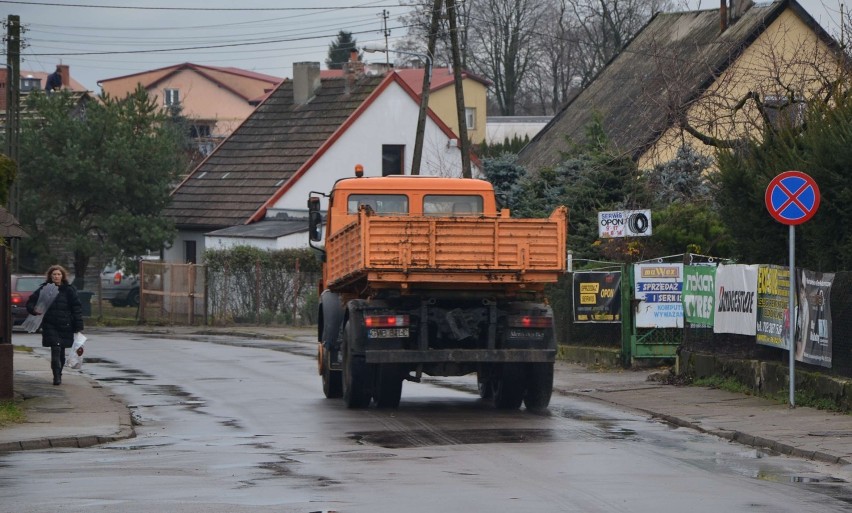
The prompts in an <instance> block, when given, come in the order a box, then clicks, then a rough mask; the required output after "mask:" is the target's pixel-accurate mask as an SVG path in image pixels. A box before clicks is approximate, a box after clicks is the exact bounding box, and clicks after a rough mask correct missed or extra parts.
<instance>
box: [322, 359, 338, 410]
mask: <svg viewBox="0 0 852 513" xmlns="http://www.w3.org/2000/svg"><path fill="white" fill-rule="evenodd" d="M322 393H323V394H325V396H326V397H327V398H329V399H337V398H339V397H343V373H342V372H341V371H339V370H331V351H323V362H322Z"/></svg>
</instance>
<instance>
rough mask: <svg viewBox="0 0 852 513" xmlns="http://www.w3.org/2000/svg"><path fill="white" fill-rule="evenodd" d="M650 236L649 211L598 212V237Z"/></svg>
mask: <svg viewBox="0 0 852 513" xmlns="http://www.w3.org/2000/svg"><path fill="white" fill-rule="evenodd" d="M649 235H651V211H650V210H616V211H612V212H598V237H600V238H602V239H612V238H616V237H647V236H649Z"/></svg>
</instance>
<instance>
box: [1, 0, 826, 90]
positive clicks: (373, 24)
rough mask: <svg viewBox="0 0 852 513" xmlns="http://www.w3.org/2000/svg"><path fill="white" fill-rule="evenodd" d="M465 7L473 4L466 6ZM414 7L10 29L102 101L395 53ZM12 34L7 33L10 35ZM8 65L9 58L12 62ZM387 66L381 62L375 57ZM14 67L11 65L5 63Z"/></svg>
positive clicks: (228, 10)
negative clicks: (172, 73)
mask: <svg viewBox="0 0 852 513" xmlns="http://www.w3.org/2000/svg"><path fill="white" fill-rule="evenodd" d="M457 1H464V0H457ZM410 3H412V2H411V1H410V0H243V1H241V2H234V1H232V0H194V1H193V0H43V1H42V0H22V1H4V0H0V13H2V22H4V23H5V21H6V19H7V17H8V15H10V14H14V15H18V16H20V20H21V25H22V26H23V28H24V29H25V32H24V33H23V38H22V41H23V44H24V49H23V51H22V52H21V54H22V62H21V70H24V71H46V72H51V71H53V69H54V68H55V66H56V64H60V63H62V64H68V65H69V66H70V70H71V76H72V77H73V78H74V79H76V80H77V81H78V82H80V83H82V84H83V85H84V86H86V87H87V88H88V89H89V90H91V91H95V92H99V91H100V87H99V86H98V85H97V83H98V81H99V80H103V79H107V78H114V77H119V76H123V75H129V74H132V73H137V72H140V71H145V70H149V69H156V68H161V67H164V66H169V65H172V64H178V63H182V62H192V63H195V64H204V65H210V66H234V67H238V68H242V69H246V70H251V71H257V72H260V73H265V74H268V75H273V76H277V77H289V76H291V75H292V68H293V63H294V62H301V61H318V62H321V63H323V65H322V67H323V68H325V65H324V60H325V57H326V55H327V52H328V45H329V43H330V42H331V41H332V40H333V39H334V38H335V36H336V35H337V33H338V31H340V30H346V31H348V32H352V33H353V35H354V37H355V39H356V40H357V41H358V44H359V45H360V46H363V45H365V44H374V45H382V46H383V45H384V27H385V21H384V19H383V13H385V12H386V13H387V28H388V30H389V31H390V36H389V38H388V41H389V44H390V45H391V46H393V44H394V40H396V39H398V38H400V37H403V36H404V35H405V34H406V28H405V27H403V26H402V23H401V22H400V20H399V17H400V16H401V15H403V14H405V13H407V12H409V11H410V10H411V7H408V6H406V5H405V4H410ZM799 3H800V4H802V5H803V6H804V7H805V9H807V10H808V12H810V14H811V15H812V16H813V17H814V18H815V19H817V21H819V22H820V23H821V24H822V26H823V27H824V28H825V29H826V30H828V31H829V33H831V34H832V35H835V36H836V37H837V36H838V35H839V29H838V20H839V19H840V4H841V3H842V2H841V0H799ZM680 5H683V6H684V7H683V8H684V9H686V8H691V9H695V8H699V9H714V8H718V6H719V2H718V0H703V1H702V0H680ZM4 33H5V29H4ZM0 53H2V54H3V55H5V48H4V49H3V51H2V52H0ZM371 58H372V59H377V60H379V59H381V58H380V57H378V56H376V57H371ZM3 61H4V62H5V57H3Z"/></svg>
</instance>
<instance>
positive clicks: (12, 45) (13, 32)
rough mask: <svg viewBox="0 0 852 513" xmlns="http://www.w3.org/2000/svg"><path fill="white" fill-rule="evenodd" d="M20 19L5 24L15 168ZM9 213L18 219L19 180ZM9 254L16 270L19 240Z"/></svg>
mask: <svg viewBox="0 0 852 513" xmlns="http://www.w3.org/2000/svg"><path fill="white" fill-rule="evenodd" d="M20 96H21V17H20V16H17V15H14V14H10V15H9V18H8V21H7V24H6V148H5V151H6V156H7V157H9V158H10V159H11V160H12V162H14V163H15V165H16V166H17V165H18V144H19V140H18V139H19V135H20V133H21V104H20ZM5 199H6V204H7V205H8V206H9V212H11V213H12V215H13V216H14V217H15V219H19V218H20V212H19V205H18V199H19V198H18V179H17V178H16V179H15V181H13V182H12V184H11V187H9V197H8V198H5ZM11 242H12V254H13V255H14V256H15V261H14V265H13V267H14V270H15V271H17V270H18V260H19V258H18V257H19V256H20V250H19V248H18V239H12V241H11Z"/></svg>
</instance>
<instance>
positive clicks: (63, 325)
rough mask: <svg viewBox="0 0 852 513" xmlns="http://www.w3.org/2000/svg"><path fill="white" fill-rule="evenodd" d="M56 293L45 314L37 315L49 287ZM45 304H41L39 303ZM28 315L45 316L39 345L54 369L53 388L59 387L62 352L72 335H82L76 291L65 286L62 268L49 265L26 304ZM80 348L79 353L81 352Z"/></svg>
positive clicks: (63, 352)
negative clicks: (43, 277) (41, 295)
mask: <svg viewBox="0 0 852 513" xmlns="http://www.w3.org/2000/svg"><path fill="white" fill-rule="evenodd" d="M51 284H52V285H54V286H56V287H57V288H58V289H59V290H58V292H57V293H56V298H55V299H54V300H53V302H52V303H50V305H49V306H48V307H47V310H46V311H44V312H39V311H37V310H38V309H37V306H38V299H39V295H40V294H41V293H42V290H44V288H45V287H46V286H48V285H51ZM42 303H44V302H42ZM27 312H29V313H30V314H32V315H42V314H43V315H44V318H43V319H42V321H41V345H42V346H44V347H49V348H50V368H51V369H53V384H54V385H60V384H62V367H64V366H65V350H66V349H68V348H69V347H71V345H72V344H73V343H74V334H75V333H79V332H81V331H83V305H82V304H81V303H80V298H79V297H77V290H76V289H74V287H72V286H71V284H69V283H68V272H67V271H66V270H65V268H63V267H62V266H61V265H52V266H50V269H48V270H47V281H45V282H44V283H43V284H42V285H41V286H40V287H39V288H38V290H36V291H35V292H33V294H32V295H31V296H30V299H29V300H28V301H27ZM82 349H83V348H82V347H81V348H80V349H79V350H78V352H82Z"/></svg>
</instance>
